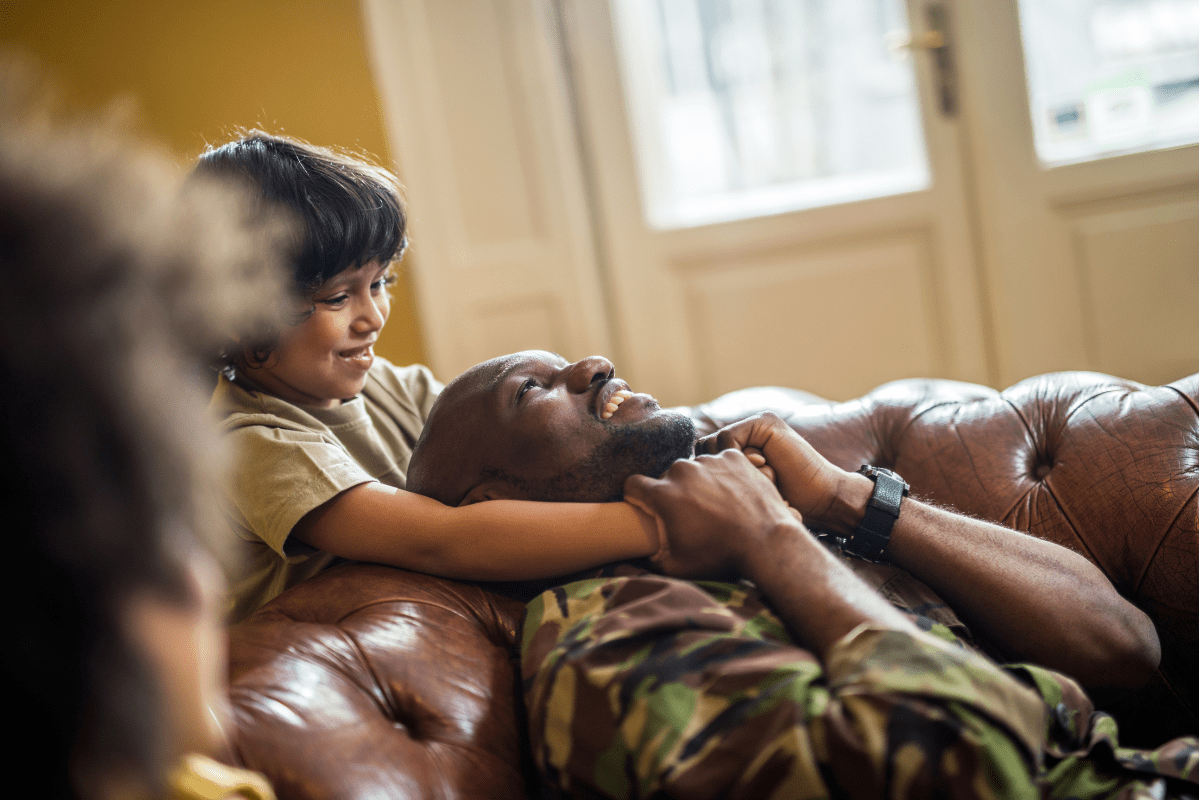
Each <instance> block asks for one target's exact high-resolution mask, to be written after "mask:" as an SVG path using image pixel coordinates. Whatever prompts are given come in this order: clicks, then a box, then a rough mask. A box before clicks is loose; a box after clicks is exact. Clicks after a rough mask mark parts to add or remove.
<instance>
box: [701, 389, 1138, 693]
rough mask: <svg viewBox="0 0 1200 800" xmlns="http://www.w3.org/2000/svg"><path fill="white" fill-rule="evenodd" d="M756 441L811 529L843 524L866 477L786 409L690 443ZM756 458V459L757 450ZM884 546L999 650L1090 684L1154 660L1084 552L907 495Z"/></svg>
mask: <svg viewBox="0 0 1200 800" xmlns="http://www.w3.org/2000/svg"><path fill="white" fill-rule="evenodd" d="M724 450H741V451H743V452H745V451H747V450H749V451H750V453H751V454H752V455H753V454H754V453H755V451H760V452H761V454H762V457H763V458H765V461H766V463H765V464H761V465H760V466H767V467H770V468H772V469H773V471H774V477H775V482H776V483H777V484H778V486H779V490H780V492H781V493H782V494H783V497H784V499H786V500H787V501H788V502H789V503H791V505H792V506H793V507H794V508H796V509H797V510H798V511H799V512H800V513H801V514H803V515H804V519H805V521H806V522H807V523H808V524H809V525H811V526H812V527H814V528H819V529H823V530H828V531H830V532H832V533H835V534H838V535H846V534H848V533H850V532H851V531H853V530H854V528H855V526H856V525H858V523H859V521H861V520H862V518H863V514H864V513H865V512H866V506H867V500H868V499H869V498H870V496H871V492H872V489H873V488H874V485H873V484H872V482H871V480H870V479H869V478H867V477H866V476H863V475H859V474H857V473H853V472H846V471H845V470H842V469H839V468H837V467H836V466H834V465H833V464H830V463H829V462H828V461H826V460H825V458H824V457H822V456H821V455H820V454H819V453H817V452H816V451H815V450H814V449H813V448H812V446H811V445H809V444H808V442H806V441H805V440H804V439H803V438H802V437H801V436H800V435H799V434H797V433H796V432H795V431H793V430H792V429H791V428H790V427H789V426H788V425H787V424H786V423H785V422H784V421H783V420H781V419H780V418H779V417H777V416H775V415H774V414H771V413H764V414H759V415H758V416H755V417H750V418H748V419H745V420H743V421H741V422H738V423H735V424H733V425H730V426H728V427H726V428H722V429H721V430H719V431H717V432H716V433H714V434H711V435H709V436H706V437H704V438H703V439H701V440H700V441H699V442H697V444H696V451H697V452H707V453H711V452H717V451H724ZM756 461H757V459H756ZM885 554H886V556H887V558H888V560H890V561H891V562H892V563H894V564H896V565H897V566H899V567H902V568H904V569H906V570H908V571H909V572H911V573H912V574H913V575H915V576H916V577H917V578H919V579H921V580H922V581H924V582H925V583H927V584H929V586H930V587H932V588H933V590H934V591H936V592H937V593H938V594H940V595H941V596H942V597H943V598H944V599H945V600H946V601H947V602H949V603H950V605H951V606H952V607H953V608H954V609H955V610H956V611H957V612H958V613H959V615H960V616H962V617H963V619H964V620H966V621H967V622H968V623H969V624H971V625H972V626H973V627H975V628H976V629H977V630H979V631H981V632H982V633H984V634H985V635H986V636H987V637H988V638H989V639H991V640H992V641H993V642H995V643H996V644H997V645H999V646H1000V647H1001V648H1002V650H1003V651H1004V654H1005V656H1006V658H1008V659H1011V660H1018V661H1033V662H1036V663H1039V664H1042V665H1044V666H1048V667H1051V668H1053V669H1057V670H1061V671H1063V672H1066V673H1068V674H1070V675H1071V676H1072V677H1074V678H1076V679H1077V680H1079V681H1080V682H1081V683H1083V684H1084V685H1085V686H1086V687H1087V688H1088V689H1089V690H1092V691H1097V690H1113V691H1114V693H1119V692H1120V691H1124V690H1128V689H1132V688H1136V687H1138V686H1140V685H1141V684H1143V683H1145V681H1146V680H1147V679H1148V678H1149V677H1150V675H1151V673H1153V671H1154V668H1155V667H1156V666H1157V665H1158V659H1159V643H1158V636H1157V633H1156V632H1155V630H1154V626H1153V625H1152V624H1151V623H1150V620H1149V618H1148V617H1147V616H1146V615H1145V614H1144V613H1142V612H1141V611H1140V610H1138V609H1137V608H1136V607H1134V606H1133V605H1132V604H1131V603H1129V602H1128V601H1126V600H1125V599H1124V598H1122V597H1121V596H1120V595H1119V594H1117V592H1116V590H1115V589H1113V586H1112V584H1111V583H1110V582H1109V581H1108V578H1106V577H1105V576H1104V574H1103V573H1102V572H1100V570H1099V569H1097V568H1096V567H1095V566H1094V565H1093V564H1092V563H1090V562H1089V561H1088V560H1087V559H1085V558H1083V557H1082V556H1080V555H1079V554H1077V553H1074V552H1071V551H1069V550H1067V549H1065V548H1063V547H1059V546H1058V545H1055V544H1052V543H1050V542H1047V541H1043V540H1041V539H1037V538H1035V537H1032V536H1027V535H1025V534H1022V533H1018V532H1017V531H1014V530H1011V529H1008V528H1004V527H1001V526H998V525H993V524H991V523H988V522H983V521H981V520H977V519H972V518H970V517H964V516H961V515H959V514H955V513H953V512H951V511H947V510H943V509H939V508H935V507H933V506H929V505H926V504H924V503H922V502H920V500H918V499H917V498H916V497H909V498H908V499H907V500H905V501H904V504H903V505H902V506H901V510H900V517H899V519H898V520H896V524H895V527H893V528H892V535H891V541H890V543H889V545H888V548H887V550H886V551H885ZM1064 598H1069V599H1068V600H1065V601H1064Z"/></svg>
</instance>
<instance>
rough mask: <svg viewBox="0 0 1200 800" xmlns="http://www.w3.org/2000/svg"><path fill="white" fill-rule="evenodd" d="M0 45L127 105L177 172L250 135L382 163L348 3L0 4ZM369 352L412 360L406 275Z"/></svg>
mask: <svg viewBox="0 0 1200 800" xmlns="http://www.w3.org/2000/svg"><path fill="white" fill-rule="evenodd" d="M0 46H2V47H3V48H4V49H6V50H10V51H12V50H15V51H17V52H19V53H24V54H26V55H28V56H30V57H32V59H33V60H34V61H35V63H37V64H38V65H40V66H41V67H42V68H43V69H44V70H46V72H47V73H48V74H49V76H50V78H51V79H52V80H53V81H54V82H55V83H57V84H58V85H59V87H60V88H61V89H62V90H63V91H64V93H65V94H66V96H67V97H68V98H69V99H71V100H73V101H76V102H80V103H83V104H85V105H88V106H98V105H101V104H105V103H108V102H111V101H112V100H114V99H117V98H123V97H131V98H133V100H134V101H135V102H136V104H137V109H138V112H139V113H138V115H137V118H138V119H139V121H140V122H141V123H142V124H143V126H144V127H145V129H147V130H148V131H149V132H150V133H151V134H152V135H153V136H154V137H156V138H158V139H159V140H161V141H162V142H163V143H164V144H165V145H166V146H168V147H169V148H170V149H171V150H172V151H173V152H174V153H175V155H176V157H177V158H178V160H179V163H180V165H181V168H185V169H186V168H187V167H188V166H189V165H190V163H191V161H192V160H193V159H194V158H195V156H196V155H197V154H198V153H199V152H201V151H202V150H203V149H204V146H205V144H206V143H214V144H219V143H221V142H224V141H226V140H227V139H229V138H231V135H232V132H233V131H234V130H235V129H236V128H238V127H262V128H265V129H266V130H268V131H271V132H274V133H285V134H289V135H292V136H299V137H301V138H303V139H307V140H309V141H311V142H313V143H315V144H323V145H339V146H343V147H349V148H353V149H356V150H365V151H367V152H368V153H372V154H374V155H375V156H377V157H378V158H379V159H380V160H381V161H382V162H383V163H387V164H391V163H392V161H391V157H390V155H389V153H388V148H387V144H386V140H385V136H384V127H383V122H382V119H381V117H380V113H379V101H378V99H377V98H376V94H375V85H374V82H373V80H372V78H371V74H370V69H369V66H368V64H367V56H366V47H365V44H364V41H363V32H362V18H361V15H360V11H359V6H358V2H356V0H242V2H231V1H230V0H215V1H214V2H204V3H199V2H195V1H194V0H186V1H184V0H170V2H163V0H156V1H155V2H146V1H145V0H108V1H107V2H103V3H101V2H52V1H48V2H16V3H12V2H5V3H0ZM394 297H395V300H394V302H393V305H392V317H391V320H390V322H389V323H388V326H387V328H385V329H384V331H383V334H382V335H381V337H380V342H379V346H378V347H377V352H379V354H380V355H382V356H384V357H385V358H388V359H390V360H392V361H394V362H396V363H399V364H408V363H412V362H414V361H422V360H424V358H423V356H424V349H423V347H422V345H421V340H420V332H419V328H418V325H417V320H416V316H415V308H414V305H413V298H412V288H411V285H410V283H409V280H408V275H407V274H402V276H401V281H400V282H399V283H398V284H397V286H396V287H395V294H394Z"/></svg>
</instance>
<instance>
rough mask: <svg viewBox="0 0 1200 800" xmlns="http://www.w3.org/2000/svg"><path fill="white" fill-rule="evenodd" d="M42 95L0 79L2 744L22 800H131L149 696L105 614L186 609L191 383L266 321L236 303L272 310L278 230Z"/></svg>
mask: <svg viewBox="0 0 1200 800" xmlns="http://www.w3.org/2000/svg"><path fill="white" fill-rule="evenodd" d="M46 96H47V94H46V90H45V88H44V87H43V86H41V85H40V84H39V82H38V81H37V79H36V78H34V77H33V76H32V74H31V73H30V72H29V71H28V70H25V69H22V68H21V67H19V66H16V65H13V64H7V63H5V64H0V276H2V277H0V281H2V286H0V441H2V445H0V446H2V447H3V450H4V458H3V459H2V460H0V461H2V466H0V470H2V473H0V518H2V519H4V520H5V522H6V529H7V530H8V531H9V533H8V534H7V539H8V542H9V546H8V557H9V558H10V562H9V564H10V567H9V569H10V574H9V575H8V576H6V578H5V579H4V580H3V581H0V586H2V587H3V588H2V589H0V599H2V602H3V608H4V609H5V611H6V614H7V615H8V619H10V620H11V625H10V628H11V630H10V631H9V632H8V633H7V635H6V636H5V643H4V647H5V654H4V656H3V661H2V665H0V675H3V685H4V686H5V688H6V692H7V694H8V696H9V697H10V698H11V700H10V702H11V705H10V711H9V718H10V719H13V720H20V725H21V728H22V731H21V735H20V736H19V740H20V742H22V743H23V744H21V745H19V747H29V748H31V753H32V754H36V762H34V763H42V762H44V760H45V759H46V758H49V759H50V760H51V762H52V763H51V764H50V766H49V768H48V769H45V770H39V772H38V776H39V777H38V781H39V784H41V783H42V782H43V781H44V782H46V783H45V784H44V785H39V790H38V791H39V793H44V795H45V796H48V797H80V796H86V791H85V788H86V787H81V785H80V783H79V779H78V776H79V775H86V774H96V773H95V772H94V771H95V770H97V769H100V770H103V771H104V772H105V773H108V772H109V771H111V770H117V771H118V772H119V773H121V774H126V775H133V776H135V777H137V778H138V779H140V780H142V781H144V783H145V785H146V786H148V787H150V788H151V789H152V790H153V789H157V788H158V787H161V786H162V785H163V781H164V780H165V768H166V766H167V765H166V764H164V759H165V757H166V754H165V751H164V749H163V748H164V738H165V737H164V733H163V731H164V728H163V724H164V723H163V719H164V717H163V711H164V709H163V708H162V702H163V699H162V692H161V690H160V688H159V687H158V685H157V683H156V679H155V678H154V676H153V673H152V672H151V671H150V669H149V667H148V665H147V664H146V663H145V662H144V660H143V656H142V655H141V653H140V651H139V650H138V648H137V647H135V646H134V644H133V643H132V642H131V641H129V639H128V638H127V635H126V633H125V630H124V627H123V617H122V615H123V606H124V604H125V602H126V601H127V599H128V598H129V597H130V596H131V594H132V593H133V592H145V591H150V592H152V593H154V594H155V595H157V596H159V597H162V598H163V599H164V600H166V601H168V602H176V603H187V602H190V601H191V600H192V598H191V597H190V596H189V595H190V592H191V591H192V590H191V589H190V588H189V586H190V584H188V582H187V581H186V578H185V570H184V566H183V565H182V564H181V558H180V554H181V553H187V552H190V551H189V549H188V548H193V547H196V546H197V545H198V544H199V543H200V542H202V541H204V540H206V539H207V538H208V537H209V536H210V533H211V532H214V531H216V530H217V528H216V527H215V526H216V525H217V524H219V516H218V515H217V512H216V509H215V503H214V502H212V501H210V500H209V499H208V496H207V495H206V494H205V493H204V491H203V488H202V487H204V486H205V485H206V484H207V483H209V482H210V481H211V476H212V474H213V469H214V468H216V467H217V466H219V459H218V457H217V456H218V454H217V452H216V450H215V449H214V448H215V447H216V446H217V445H216V444H215V443H214V440H213V439H212V438H210V435H209V431H210V429H211V425H209V424H207V422H206V420H205V418H204V405H205V396H204V390H203V388H202V381H201V380H200V377H199V373H200V370H199V369H197V365H198V364H200V363H201V362H202V361H204V359H205V358H206V357H207V356H208V354H209V353H211V352H212V351H213V350H214V349H215V348H216V347H218V346H220V345H221V344H222V343H223V342H224V341H226V339H227V335H228V332H229V331H231V330H244V329H247V328H248V327H250V328H253V327H255V326H258V327H263V326H266V327H270V326H272V325H276V324H278V321H277V318H276V317H275V316H274V314H273V313H272V312H271V311H270V310H267V311H264V310H263V309H262V308H261V307H260V305H259V304H256V303H255V302H254V299H255V298H262V297H271V296H279V294H280V293H281V292H283V291H284V289H283V288H282V287H283V285H284V281H282V280H281V279H280V277H279V276H280V273H281V271H282V266H281V257H280V253H281V250H282V248H283V246H284V244H285V242H286V241H287V240H288V238H289V236H291V233H290V231H289V229H288V228H287V226H286V225H284V224H283V223H280V222H278V221H277V220H272V219H269V218H265V217H263V216H262V215H257V216H255V215H254V214H252V213H251V212H250V209H251V205H250V204H249V203H248V202H247V201H246V200H245V199H244V198H242V197H241V196H239V195H238V194H237V193H235V192H233V190H231V189H230V188H228V187H223V186H218V185H216V184H215V182H212V181H193V182H190V183H189V185H188V186H187V187H186V189H185V187H184V185H183V180H182V176H181V175H180V174H179V171H178V170H177V169H176V168H175V166H174V164H173V163H172V162H171V160H170V159H168V158H167V157H165V156H164V155H163V154H161V153H159V152H157V151H155V150H153V149H152V148H150V147H148V146H147V145H145V144H143V143H140V142H138V141H137V140H136V139H135V138H134V137H133V136H132V135H131V134H130V133H129V132H128V130H127V128H126V126H124V125H123V124H122V123H120V122H119V121H115V120H113V119H111V118H110V119H100V120H81V119H78V118H76V119H72V118H69V117H67V116H64V115H63V114H61V113H59V112H58V111H57V110H56V109H55V107H54V106H53V104H52V103H50V102H49V101H48V100H46ZM249 220H253V222H252V223H251V222H250V221H249ZM210 541H211V539H210ZM24 743H27V744H24ZM19 752H20V751H18V755H17V758H18V759H20V758H21V756H20V755H19ZM30 757H31V758H35V756H34V755H31V756H30ZM72 775H75V776H77V777H76V779H75V780H74V781H73V780H72V779H71V778H70V777H69V776H72Z"/></svg>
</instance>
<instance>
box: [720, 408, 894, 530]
mask: <svg viewBox="0 0 1200 800" xmlns="http://www.w3.org/2000/svg"><path fill="white" fill-rule="evenodd" d="M731 449H732V450H741V451H742V452H743V453H746V454H747V457H748V458H750V460H751V463H754V464H755V466H759V467H760V469H763V470H764V474H767V476H768V477H772V478H773V479H774V481H775V484H776V485H777V486H778V487H779V492H780V494H782V495H783V498H784V499H785V500H787V502H788V503H790V504H791V506H792V507H793V508H795V509H796V510H797V511H799V512H800V514H801V515H802V516H803V517H804V519H805V520H807V521H808V522H809V523H810V524H812V525H815V526H817V527H821V528H829V529H831V530H834V531H837V532H841V529H842V528H843V527H844V525H845V523H846V522H847V521H849V519H850V518H852V517H853V516H854V512H851V513H850V514H849V517H847V514H846V509H845V507H844V506H845V505H846V503H847V502H850V503H851V504H853V503H855V502H857V501H858V499H859V498H858V497H857V495H858V494H862V493H863V491H864V490H865V493H866V494H865V496H864V497H863V498H861V500H862V508H863V510H864V511H865V508H866V497H869V496H870V481H869V480H868V479H867V478H865V477H863V478H862V481H865V484H862V485H859V484H860V482H859V481H855V477H856V476H855V475H854V473H849V472H846V471H845V470H842V469H839V468H838V467H836V466H834V465H833V464H831V463H830V462H829V461H827V460H826V459H825V457H824V456H822V455H821V454H820V453H818V452H817V451H816V450H815V449H813V446H812V445H810V444H809V443H808V442H807V441H806V440H805V439H804V438H803V437H801V436H800V435H799V434H798V433H796V432H795V431H794V430H792V428H791V427H790V426H789V425H788V424H787V423H786V422H784V421H783V420H782V419H780V418H779V417H778V416H777V415H775V414H774V413H772V412H770V411H767V412H764V413H762V414H757V415H755V416H753V417H749V418H747V419H744V420H742V421H741V422H735V423H733V424H732V425H728V426H726V427H724V428H722V429H721V430H719V431H717V432H716V433H712V434H709V435H708V436H705V437H704V438H702V439H700V440H699V441H698V442H696V453H697V454H701V453H718V452H721V451H724V450H731ZM757 454H761V455H760V456H758V458H761V459H764V460H765V463H763V464H759V463H757V460H756V455H757ZM767 469H769V470H771V472H772V473H773V474H771V473H767V472H766V470H767ZM857 477H862V476H857ZM854 490H857V491H854ZM851 496H852V497H851ZM861 516H862V513H858V518H861ZM843 517H847V519H845V520H844V519H843ZM854 524H857V519H854V520H853V521H852V522H850V525H851V527H852V526H853V525H854Z"/></svg>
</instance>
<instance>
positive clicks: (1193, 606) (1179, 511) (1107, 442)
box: [693, 372, 1200, 743]
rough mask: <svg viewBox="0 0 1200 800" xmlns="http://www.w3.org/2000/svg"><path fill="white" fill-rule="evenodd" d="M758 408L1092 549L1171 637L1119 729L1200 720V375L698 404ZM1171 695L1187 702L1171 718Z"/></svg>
mask: <svg viewBox="0 0 1200 800" xmlns="http://www.w3.org/2000/svg"><path fill="white" fill-rule="evenodd" d="M761 410H772V411H775V412H776V413H778V414H779V415H780V416H782V417H783V418H784V419H786V420H788V422H789V423H790V424H791V425H792V427H794V428H795V429H796V430H798V431H799V432H800V433H801V434H802V435H803V436H805V437H806V438H808V440H809V441H810V442H811V443H812V444H813V446H814V447H816V448H817V450H819V451H821V453H822V454H824V455H825V457H826V458H828V459H830V460H831V461H833V462H834V463H836V464H837V465H838V466H840V467H842V468H844V469H856V468H858V466H859V465H861V464H874V465H876V466H883V467H889V468H892V469H895V470H896V471H897V472H899V473H900V474H901V475H903V476H904V478H905V480H907V481H908V483H909V485H911V486H912V491H913V492H914V493H915V494H916V495H917V496H919V497H921V498H922V499H925V500H928V501H930V502H933V503H938V504H941V505H946V506H950V507H953V508H956V509H958V510H959V511H961V512H963V513H965V514H970V515H972V516H975V517H979V518H982V519H987V520H991V521H993V522H999V523H1001V524H1003V525H1007V526H1009V527H1011V528H1015V529H1016V530H1019V531H1026V532H1028V533H1031V534H1033V535H1035V536H1040V537H1042V538H1045V539H1048V540H1050V541H1052V542H1056V543H1058V544H1061V545H1063V546H1065V547H1069V548H1071V549H1072V550H1075V551H1077V552H1079V553H1081V554H1083V555H1085V556H1087V557H1088V558H1089V559H1091V560H1092V562H1093V563H1095V564H1096V565H1097V566H1099V567H1100V569H1102V570H1103V571H1104V573H1105V574H1106V575H1107V576H1108V578H1109V579H1110V580H1111V581H1112V582H1113V585H1114V586H1116V588H1117V590H1118V591H1119V592H1121V594H1122V595H1124V596H1125V597H1126V598H1128V599H1129V600H1130V601H1131V602H1133V603H1134V604H1135V605H1137V606H1138V607H1139V608H1141V609H1142V610H1143V611H1145V612H1146V614H1148V615H1149V616H1150V618H1151V619H1152V620H1153V621H1154V624H1155V627H1156V628H1157V629H1158V632H1159V637H1160V639H1161V641H1162V646H1163V651H1162V653H1163V655H1162V662H1161V666H1160V667H1159V670H1158V674H1157V675H1156V676H1155V679H1154V681H1152V683H1151V685H1150V686H1149V687H1147V688H1146V689H1145V690H1144V691H1143V692H1142V693H1141V694H1140V695H1139V697H1138V698H1135V699H1134V700H1132V701H1129V702H1127V703H1126V704H1125V705H1126V708H1123V709H1121V710H1122V715H1121V716H1122V719H1123V722H1125V725H1124V729H1125V730H1124V731H1123V732H1125V733H1128V734H1129V735H1130V736H1132V737H1134V739H1135V740H1136V739H1141V740H1146V739H1154V738H1156V737H1161V735H1162V734H1163V733H1164V732H1166V731H1167V730H1172V731H1173V732H1177V735H1183V734H1193V735H1194V734H1195V732H1196V683H1197V644H1198V643H1197V624H1198V619H1197V602H1198V601H1197V596H1198V593H1200V586H1198V581H1197V569H1198V564H1197V498H1196V492H1197V477H1198V472H1197V376H1195V375H1193V376H1191V377H1190V378H1185V379H1183V380H1180V381H1177V382H1175V383H1173V384H1170V385H1168V386H1155V387H1148V386H1143V385H1141V384H1137V383H1133V382H1130V381H1123V380H1119V379H1117V378H1113V377H1110V376H1107V375H1099V374H1096V373H1091V372H1063V373H1054V374H1050V375H1041V376H1038V377H1036V378H1030V379H1029V380H1026V381H1022V382H1021V383H1018V384H1016V385H1015V386H1013V387H1011V388H1009V389H1006V390H1004V391H1003V392H997V391H995V390H993V389H989V388H987V387H983V386H976V385H973V384H966V383H958V382H954V381H939V380H904V381H897V382H894V383H889V384H885V385H883V386H881V387H879V388H878V389H876V390H874V391H873V392H871V393H870V394H868V395H866V396H865V397H863V398H860V399H858V400H854V401H851V402H848V403H837V404H834V403H827V402H826V401H822V400H820V399H819V398H815V397H813V396H812V395H809V394H806V393H802V392H795V391H793V390H789V389H775V388H762V389H748V390H743V391H740V392H733V393H731V394H728V395H725V396H723V397H721V398H718V399H717V400H715V401H713V402H712V403H708V404H706V405H703V406H699V407H697V408H696V409H695V410H694V412H693V413H694V416H695V417H696V419H697V420H698V422H699V424H700V427H701V429H702V430H704V431H710V430H715V429H716V428H717V427H720V426H721V425H724V424H728V423H729V422H732V421H734V420H738V419H744V418H745V417H746V416H748V415H749V414H750V413H757V412H758V411H761ZM1064 602H1069V598H1064ZM1166 707H1171V708H1174V709H1178V710H1181V711H1182V712H1184V713H1182V714H1180V715H1179V716H1178V717H1177V718H1172V719H1169V718H1168V716H1169V715H1168V714H1166V713H1165V712H1164V711H1163V709H1164V708H1166ZM1139 712H1141V713H1139ZM1172 725H1173V726H1174V728H1172V727H1171V726H1172ZM1138 727H1146V728H1148V729H1146V730H1135V729H1134V728H1138ZM1126 740H1127V741H1128V738H1126ZM1158 741H1161V738H1158ZM1155 743H1157V741H1156V742H1155Z"/></svg>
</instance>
